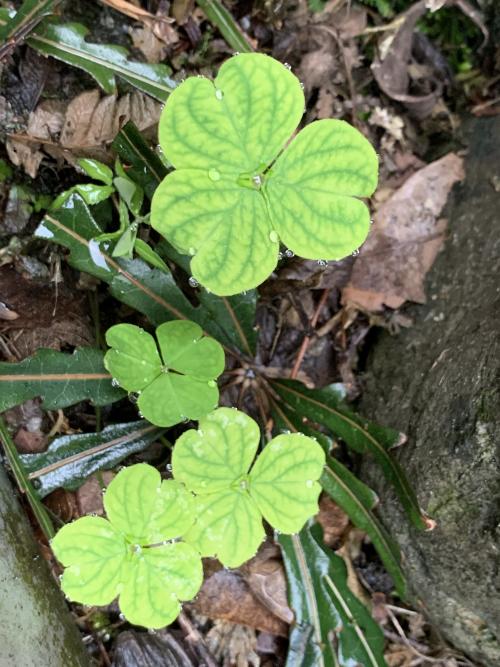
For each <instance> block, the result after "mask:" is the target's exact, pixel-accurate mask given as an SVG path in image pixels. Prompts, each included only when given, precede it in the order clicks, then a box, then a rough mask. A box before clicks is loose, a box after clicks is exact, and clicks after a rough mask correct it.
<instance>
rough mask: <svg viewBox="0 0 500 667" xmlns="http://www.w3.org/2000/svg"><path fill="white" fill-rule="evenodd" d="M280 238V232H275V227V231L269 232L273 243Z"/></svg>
mask: <svg viewBox="0 0 500 667" xmlns="http://www.w3.org/2000/svg"><path fill="white" fill-rule="evenodd" d="M278 238H279V237H278V233H277V232H275V231H274V229H273V231H272V232H270V233H269V239H270V240H271V241H272V242H273V243H278Z"/></svg>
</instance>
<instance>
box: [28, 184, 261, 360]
mask: <svg viewBox="0 0 500 667" xmlns="http://www.w3.org/2000/svg"><path fill="white" fill-rule="evenodd" d="M100 234H102V229H101V228H100V227H99V225H98V224H97V223H96V221H95V220H94V218H93V217H92V214H91V213H90V211H89V208H88V206H87V205H86V204H85V202H84V201H83V199H82V198H81V197H80V196H79V195H78V194H72V195H71V196H70V197H69V198H68V199H67V200H66V201H65V202H64V203H63V204H62V206H61V208H59V209H58V210H57V211H51V212H50V213H48V214H47V215H46V216H45V217H44V219H43V220H42V222H41V223H40V225H39V226H38V228H37V229H36V231H35V235H36V236H38V237H39V238H43V239H47V240H50V241H52V242H54V243H58V244H59V245H62V246H64V247H65V248H68V249H69V251H70V254H69V258H68V259H69V262H70V264H71V265H72V266H74V267H75V268H76V269H78V270H79V271H85V272H86V273H89V274H91V275H93V276H96V277H97V278H100V279H101V280H104V281H105V282H107V283H108V284H109V286H110V292H111V294H112V295H113V296H115V297H116V298H117V299H119V300H120V301H123V302H124V303H126V304H127V305H129V306H131V307H132V308H135V309H136V310H138V311H139V312H141V313H143V314H144V315H146V317H147V318H148V319H149V320H150V321H151V322H152V323H153V324H162V323H163V322H165V321H166V320H172V319H189V320H193V321H194V322H197V323H198V324H199V325H200V326H201V327H202V328H203V329H204V330H205V331H206V332H207V333H208V334H210V335H212V336H213V337H214V338H216V339H217V340H219V341H220V342H221V343H222V344H223V345H225V346H227V347H229V348H239V349H241V351H242V352H248V347H249V346H253V345H255V338H252V337H251V336H250V334H249V333H248V327H249V323H250V322H251V321H252V320H253V314H252V313H253V312H254V300H255V296H254V294H249V295H247V296H246V299H245V298H244V297H243V296H242V297H240V298H238V297H234V298H233V299H231V300H228V299H223V300H220V303H219V304H216V302H215V297H214V296H212V297H211V298H210V295H206V298H205V297H202V299H203V303H202V305H200V306H198V307H195V306H193V305H192V304H191V303H190V302H189V301H188V299H187V298H186V297H185V296H184V294H183V293H182V291H181V290H180V289H179V288H178V287H177V285H176V284H175V281H174V279H173V277H172V275H171V274H170V273H169V272H167V271H165V270H159V269H151V267H150V266H148V265H147V264H146V263H145V262H143V261H141V260H127V259H123V258H118V259H115V258H113V257H110V256H109V255H108V254H107V252H106V247H105V244H103V245H98V244H97V243H96V242H95V241H94V240H93V239H95V238H96V237H98V236H99V235H100ZM200 300H201V299H200ZM237 312H238V313H239V312H243V313H244V318H243V316H242V318H243V319H242V321H243V323H244V327H245V328H244V329H242V325H241V324H240V321H239V319H237V315H236V313H237ZM238 317H239V315H238ZM251 349H252V348H251Z"/></svg>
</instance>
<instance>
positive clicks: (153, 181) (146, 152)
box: [112, 121, 167, 199]
mask: <svg viewBox="0 0 500 667" xmlns="http://www.w3.org/2000/svg"><path fill="white" fill-rule="evenodd" d="M112 147H113V148H114V150H115V151H116V152H117V153H118V155H119V156H120V158H121V159H122V162H123V163H124V164H125V165H126V167H127V175H128V176H129V177H130V178H131V179H132V180H133V181H135V182H136V183H138V184H139V185H140V186H141V187H142V188H143V190H144V192H145V194H146V196H147V197H148V198H149V199H151V197H152V196H153V193H154V191H155V190H156V186H157V185H158V184H159V183H161V181H162V180H163V179H164V177H165V176H166V175H167V170H166V169H165V167H164V165H163V162H162V161H161V160H160V158H159V157H158V155H156V153H155V152H154V151H152V150H151V148H150V147H149V146H148V144H147V143H146V142H145V141H144V138H143V137H142V134H141V133H140V132H139V130H138V129H137V127H136V126H135V125H134V123H133V122H132V121H129V122H128V123H127V124H126V125H124V126H123V127H122V129H121V130H120V132H119V133H118V134H117V135H116V137H115V140H114V141H113V144H112Z"/></svg>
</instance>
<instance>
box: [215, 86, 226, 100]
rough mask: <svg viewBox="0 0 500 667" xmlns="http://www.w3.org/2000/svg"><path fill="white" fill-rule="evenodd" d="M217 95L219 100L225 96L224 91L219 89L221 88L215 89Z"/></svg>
mask: <svg viewBox="0 0 500 667" xmlns="http://www.w3.org/2000/svg"><path fill="white" fill-rule="evenodd" d="M215 97H216V98H217V99H218V100H221V99H222V98H223V97H224V93H223V92H222V90H219V89H218V88H217V90H216V91H215Z"/></svg>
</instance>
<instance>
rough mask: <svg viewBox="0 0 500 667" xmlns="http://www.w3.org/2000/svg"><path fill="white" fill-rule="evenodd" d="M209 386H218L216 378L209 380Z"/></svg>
mask: <svg viewBox="0 0 500 667" xmlns="http://www.w3.org/2000/svg"><path fill="white" fill-rule="evenodd" d="M208 386H209V387H216V386H217V382H216V381H215V380H209V381H208Z"/></svg>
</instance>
